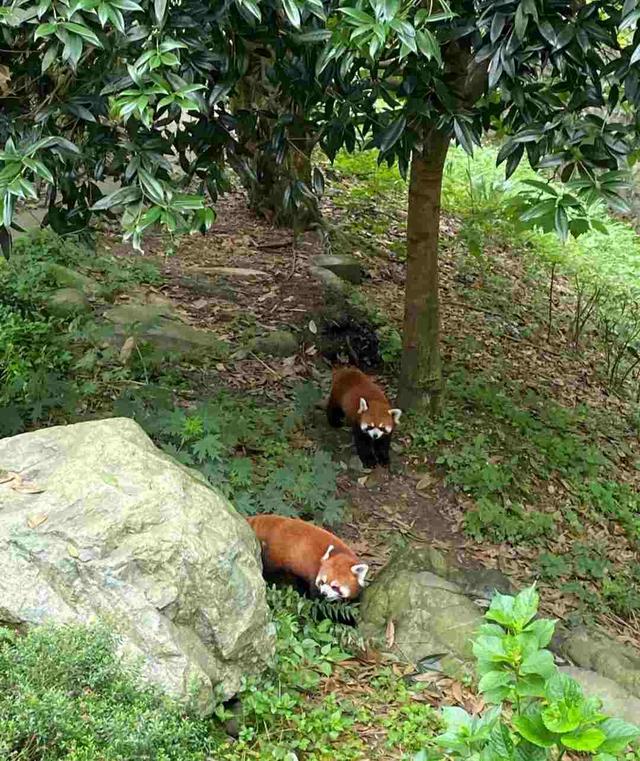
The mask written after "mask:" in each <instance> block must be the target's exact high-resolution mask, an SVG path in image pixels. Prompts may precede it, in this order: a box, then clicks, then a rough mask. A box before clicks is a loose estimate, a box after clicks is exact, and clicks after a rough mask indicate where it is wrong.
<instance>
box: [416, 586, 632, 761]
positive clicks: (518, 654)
mask: <svg viewBox="0 0 640 761" xmlns="http://www.w3.org/2000/svg"><path fill="white" fill-rule="evenodd" d="M537 610H538V593H537V592H536V590H535V587H529V588H528V589H524V590H523V591H522V592H520V593H519V594H518V595H517V596H516V597H511V596H507V595H501V594H495V595H494V597H493V599H492V601H491V606H490V607H489V610H488V611H487V613H486V614H485V618H486V619H487V623H484V624H483V625H482V626H481V627H480V628H479V630H478V636H477V637H476V640H475V642H474V645H473V652H474V655H475V657H476V660H477V673H478V677H479V685H478V688H479V690H480V692H481V693H482V695H483V697H484V699H485V701H486V702H487V703H489V704H491V705H492V706H493V707H492V708H490V709H488V710H485V712H484V713H483V714H482V715H481V716H475V717H474V716H471V715H470V714H468V713H467V712H466V711H465V710H464V709H463V708H457V707H456V708H444V709H443V710H442V718H443V720H444V722H445V725H446V731H445V732H444V733H443V734H441V735H440V736H439V737H438V738H436V742H437V743H438V744H439V745H440V746H441V747H442V748H444V749H445V750H446V751H447V753H449V754H450V755H451V756H452V757H453V758H461V759H462V758H469V759H470V758H479V759H483V760H486V761H489V760H490V759H491V760H492V759H513V758H517V759H521V760H522V761H528V760H529V759H530V760H531V761H538V760H540V761H542V760H543V759H551V758H562V756H563V755H564V754H565V753H566V752H567V751H568V750H569V751H579V752H581V753H588V754H592V755H595V757H596V758H597V759H598V760H599V761H609V760H610V759H614V758H616V757H620V754H621V753H622V752H623V751H624V750H625V748H627V746H628V745H629V744H630V743H631V742H633V741H634V740H636V739H637V738H638V737H640V728H638V727H635V726H633V725H631V724H628V723H627V722H624V721H622V720H620V719H612V718H607V716H606V715H605V714H603V713H601V703H600V701H599V700H597V699H593V698H586V697H585V696H584V694H583V692H582V688H581V687H580V685H579V684H578V682H576V681H575V680H574V679H572V678H571V677H569V676H567V675H566V674H563V673H561V672H559V671H558V669H557V667H556V665H555V663H554V659H553V655H552V653H551V652H550V651H549V650H548V649H547V645H548V644H549V643H550V642H551V639H552V637H553V632H554V628H555V622H554V621H551V620H549V619H541V618H536V613H537ZM417 759H418V756H416V761H417Z"/></svg>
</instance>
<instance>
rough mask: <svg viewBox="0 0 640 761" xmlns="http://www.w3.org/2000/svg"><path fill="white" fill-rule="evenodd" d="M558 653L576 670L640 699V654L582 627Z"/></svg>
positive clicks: (571, 634) (570, 633)
mask: <svg viewBox="0 0 640 761" xmlns="http://www.w3.org/2000/svg"><path fill="white" fill-rule="evenodd" d="M558 649H559V652H560V654H561V655H563V656H564V657H565V658H569V659H570V660H571V661H572V662H573V663H575V664H576V665H577V666H580V667H581V668H583V669H590V670H593V671H596V672H597V673H598V674H600V675H601V676H603V677H607V678H608V679H612V680H613V681H615V682H617V683H618V684H619V685H620V686H621V687H622V688H624V689H625V690H627V692H629V693H631V694H632V695H635V696H636V697H637V698H640V653H638V652H637V651H635V650H634V649H632V648H631V647H628V646H627V645H623V644H622V643H620V642H617V641H616V640H614V639H613V638H611V637H608V636H607V635H605V634H604V633H601V632H594V631H589V630H588V629H586V628H585V627H581V628H579V629H576V630H574V631H572V632H569V634H568V635H567V636H566V638H565V639H564V641H563V642H562V643H561V644H560V647H559V648H558Z"/></svg>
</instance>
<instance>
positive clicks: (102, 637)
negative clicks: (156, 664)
mask: <svg viewBox="0 0 640 761" xmlns="http://www.w3.org/2000/svg"><path fill="white" fill-rule="evenodd" d="M0 632H2V635H1V639H2V641H1V643H0V757H2V758H3V759H7V760H9V759H10V760H11V761H36V760H37V761H62V759H64V761H91V760H92V759H97V758H100V759H101V761H134V760H135V761H138V760H140V761H144V760H145V759H148V761H152V760H153V761H155V760H156V759H162V760H163V761H173V760H175V761H204V760H205V759H206V757H207V754H208V752H209V751H210V750H211V748H212V745H213V744H214V743H219V742H220V738H221V735H220V734H219V733H218V735H217V736H216V734H215V733H214V732H212V727H211V726H210V725H209V724H208V723H206V722H202V721H199V720H197V719H196V718H195V717H193V716H191V715H189V714H188V712H185V711H184V710H182V709H180V708H179V707H178V706H177V705H176V704H174V703H173V702H172V701H171V700H169V699H168V698H166V697H164V696H162V695H161V694H160V693H159V692H158V691H156V690H153V689H151V688H149V687H142V686H141V685H140V684H139V683H138V680H137V678H136V675H135V671H131V670H126V669H125V668H124V666H123V663H122V662H121V660H120V658H119V657H118V655H117V652H116V641H115V639H114V638H113V637H112V636H111V635H110V634H108V633H107V632H106V631H105V630H104V629H100V628H98V629H95V628H84V627H72V626H69V627H66V626H65V627H57V628H50V627H42V628H38V629H34V630H32V631H30V632H29V633H28V634H27V635H25V636H19V635H15V634H11V633H10V632H8V631H7V630H0Z"/></svg>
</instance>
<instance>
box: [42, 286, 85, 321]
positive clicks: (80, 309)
mask: <svg viewBox="0 0 640 761" xmlns="http://www.w3.org/2000/svg"><path fill="white" fill-rule="evenodd" d="M45 303H46V308H47V311H48V312H49V313H50V314H52V315H54V316H55V317H75V316H76V315H79V314H86V313H88V312H90V311H91V304H90V303H89V299H88V298H87V297H86V296H85V294H84V293H83V292H82V291H79V290H78V289H77V288H59V289H58V290H56V291H52V292H51V293H49V294H47V295H46V296H45Z"/></svg>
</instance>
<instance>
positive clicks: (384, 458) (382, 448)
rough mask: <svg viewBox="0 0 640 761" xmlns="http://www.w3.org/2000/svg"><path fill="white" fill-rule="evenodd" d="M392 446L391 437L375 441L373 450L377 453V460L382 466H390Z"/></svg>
mask: <svg viewBox="0 0 640 761" xmlns="http://www.w3.org/2000/svg"><path fill="white" fill-rule="evenodd" d="M390 445H391V435H389V436H383V437H382V438H381V439H378V440H377V441H374V443H373V448H374V450H375V453H376V459H377V461H378V463H379V464H380V465H388V464H389V447H390Z"/></svg>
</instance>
